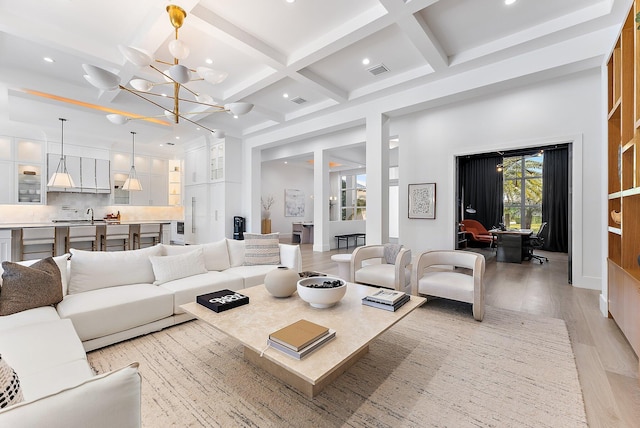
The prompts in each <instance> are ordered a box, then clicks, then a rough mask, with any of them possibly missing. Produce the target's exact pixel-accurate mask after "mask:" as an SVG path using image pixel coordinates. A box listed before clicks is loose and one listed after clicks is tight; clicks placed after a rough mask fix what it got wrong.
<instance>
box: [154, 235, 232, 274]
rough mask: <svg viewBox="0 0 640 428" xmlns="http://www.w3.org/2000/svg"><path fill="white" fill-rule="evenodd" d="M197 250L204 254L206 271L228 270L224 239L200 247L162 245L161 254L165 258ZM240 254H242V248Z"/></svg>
mask: <svg viewBox="0 0 640 428" xmlns="http://www.w3.org/2000/svg"><path fill="white" fill-rule="evenodd" d="M198 248H202V250H203V252H204V264H205V266H206V267H207V270H218V271H220V270H225V269H229V267H230V265H229V251H228V249H227V242H226V239H221V240H220V241H217V242H210V243H207V244H201V245H162V253H163V254H164V255H165V256H175V255H177V254H184V253H188V252H189V251H193V250H196V249H198ZM242 253H243V254H244V247H243V249H242Z"/></svg>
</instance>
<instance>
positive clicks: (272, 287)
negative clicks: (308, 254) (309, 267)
mask: <svg viewBox="0 0 640 428" xmlns="http://www.w3.org/2000/svg"><path fill="white" fill-rule="evenodd" d="M299 279H300V275H298V272H296V271H293V270H291V269H289V268H288V267H286V266H278V268H277V269H274V270H272V271H270V272H268V273H267V274H266V275H265V277H264V286H265V288H266V289H267V291H268V292H269V293H271V295H272V296H274V297H289V296H291V295H292V294H293V293H295V291H296V285H297V284H298V280H299Z"/></svg>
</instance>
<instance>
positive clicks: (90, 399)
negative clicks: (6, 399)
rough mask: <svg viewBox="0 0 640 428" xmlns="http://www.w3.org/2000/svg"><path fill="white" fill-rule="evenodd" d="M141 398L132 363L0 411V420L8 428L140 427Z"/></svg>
mask: <svg viewBox="0 0 640 428" xmlns="http://www.w3.org/2000/svg"><path fill="white" fill-rule="evenodd" d="M141 396H142V392H141V377H140V374H139V372H138V363H133V364H130V365H129V366H127V367H124V368H122V369H120V370H115V371H112V372H108V373H105V374H103V375H100V376H94V377H92V378H90V379H87V380H85V381H84V382H82V383H80V384H77V385H75V386H72V387H68V388H66V389H63V390H61V391H58V392H55V393H52V394H49V395H46V396H43V397H41V398H38V399H36V400H33V401H23V402H22V403H19V404H16V405H14V406H11V407H8V408H6V409H3V410H1V411H0V420H1V421H2V424H3V426H8V427H39V426H43V425H46V426H47V427H48V428H80V427H83V428H84V427H92V428H107V427H140V426H142V421H141V409H142V407H141ZM45 421H46V423H45Z"/></svg>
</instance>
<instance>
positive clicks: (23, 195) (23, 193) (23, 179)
mask: <svg viewBox="0 0 640 428" xmlns="http://www.w3.org/2000/svg"><path fill="white" fill-rule="evenodd" d="M43 156H44V151H43V145H42V143H41V142H39V141H28V140H22V139H16V150H15V163H14V165H15V174H16V176H17V180H16V181H17V201H16V202H18V203H20V204H22V203H29V204H42V203H44V195H43V190H44V183H43V180H42V172H43V164H42V162H43ZM14 200H15V199H14Z"/></svg>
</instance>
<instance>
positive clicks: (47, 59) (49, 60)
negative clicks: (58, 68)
mask: <svg viewBox="0 0 640 428" xmlns="http://www.w3.org/2000/svg"><path fill="white" fill-rule="evenodd" d="M42 59H43V60H45V61H46V62H56V61H55V60H54V59H53V58H49V57H48V56H45V57H44V58H42Z"/></svg>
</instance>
